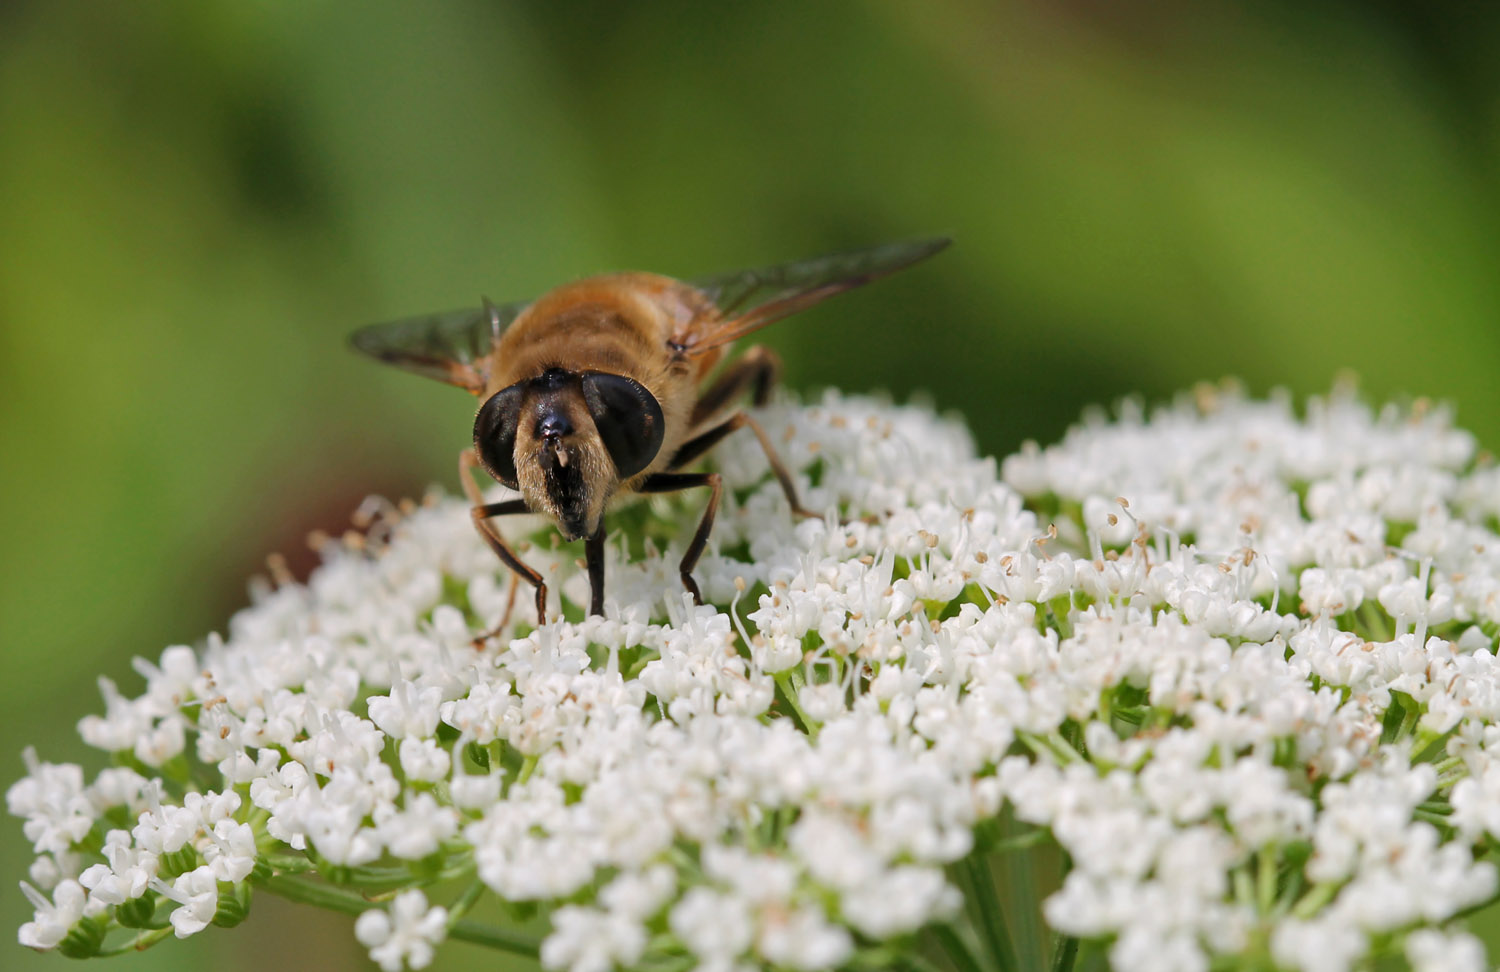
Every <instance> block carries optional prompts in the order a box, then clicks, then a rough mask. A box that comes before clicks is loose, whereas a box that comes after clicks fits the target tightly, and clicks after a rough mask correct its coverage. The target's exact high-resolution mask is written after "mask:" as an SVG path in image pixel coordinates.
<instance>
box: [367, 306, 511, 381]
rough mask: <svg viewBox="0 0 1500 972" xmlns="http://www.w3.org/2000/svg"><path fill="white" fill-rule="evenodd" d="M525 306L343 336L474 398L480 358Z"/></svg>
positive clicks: (449, 314)
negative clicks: (468, 393)
mask: <svg viewBox="0 0 1500 972" xmlns="http://www.w3.org/2000/svg"><path fill="white" fill-rule="evenodd" d="M530 303H531V301H529V300H522V301H517V302H515V303H512V304H503V305H499V306H497V305H495V304H492V303H490V301H488V300H486V301H485V302H484V306H482V307H471V308H466V309H464V310H455V311H444V312H442V313H437V314H421V315H419V316H417V317H406V318H402V319H401V320H397V321H386V322H384V323H382V324H370V325H368V326H366V327H362V328H360V329H359V330H357V331H355V332H354V333H353V334H351V335H350V336H349V343H350V344H352V345H353V346H354V348H355V349H356V350H358V351H362V352H364V353H365V354H368V355H369V356H370V357H372V358H375V359H376V360H379V361H384V362H385V363H387V364H392V365H395V366H396V367H398V368H403V369H405V370H407V371H412V372H415V373H416V374H419V375H425V376H426V377H428V378H436V379H437V380H438V381H444V382H447V383H448V384H450V385H457V386H459V387H460V388H465V389H467V390H469V391H471V392H473V393H474V394H476V395H477V394H479V393H481V392H483V391H484V387H485V379H486V377H487V376H486V375H485V373H484V366H485V359H486V358H487V357H488V356H489V353H490V350H491V349H492V348H494V346H495V342H496V341H498V340H500V335H501V334H503V333H504V332H505V329H506V328H507V327H509V326H510V323H511V321H513V320H515V319H516V318H517V317H518V316H520V313H521V312H522V311H523V310H525V309H526V307H527V305H529V304H530Z"/></svg>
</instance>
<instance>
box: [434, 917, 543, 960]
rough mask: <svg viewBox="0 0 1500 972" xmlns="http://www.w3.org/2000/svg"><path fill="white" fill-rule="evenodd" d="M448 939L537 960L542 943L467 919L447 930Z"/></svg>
mask: <svg viewBox="0 0 1500 972" xmlns="http://www.w3.org/2000/svg"><path fill="white" fill-rule="evenodd" d="M448 937H449V938H452V939H455V940H457V941H460V942H469V943H470V944H473V945H484V946H486V947H487V948H493V949H495V950H496V951H499V952H509V953H510V954H512V955H524V956H526V957H527V958H530V959H538V958H540V957H541V954H542V943H541V942H539V941H537V940H536V939H535V938H533V937H531V936H530V935H522V934H521V933H520V932H513V931H511V930H510V929H508V928H496V927H495V926H494V925H487V924H485V923H484V922H481V921H470V920H469V919H467V918H465V919H464V920H462V921H460V922H457V923H456V924H454V926H453V927H452V928H449V929H448Z"/></svg>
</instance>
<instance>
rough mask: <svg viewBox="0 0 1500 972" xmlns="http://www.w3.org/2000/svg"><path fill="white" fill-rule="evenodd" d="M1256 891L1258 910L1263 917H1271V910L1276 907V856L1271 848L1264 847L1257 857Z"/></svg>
mask: <svg viewBox="0 0 1500 972" xmlns="http://www.w3.org/2000/svg"><path fill="white" fill-rule="evenodd" d="M1256 863H1257V864H1258V865H1259V866H1258V867H1257V868H1256V874H1255V890H1256V899H1255V906H1256V910H1257V911H1258V912H1259V913H1260V914H1262V915H1269V914H1270V913H1271V909H1272V908H1274V907H1276V872H1277V867H1276V854H1275V853H1274V852H1273V851H1272V850H1271V848H1269V847H1262V848H1261V849H1260V853H1259V854H1257V855H1256Z"/></svg>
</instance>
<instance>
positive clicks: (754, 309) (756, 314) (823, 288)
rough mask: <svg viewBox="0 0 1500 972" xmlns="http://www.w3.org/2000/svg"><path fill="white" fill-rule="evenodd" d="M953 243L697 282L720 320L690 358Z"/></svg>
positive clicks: (700, 337) (904, 245)
mask: <svg viewBox="0 0 1500 972" xmlns="http://www.w3.org/2000/svg"><path fill="white" fill-rule="evenodd" d="M952 242H953V241H952V240H951V239H949V238H947V237H934V238H931V239H925V240H905V241H902V242H899V243H885V244H882V245H880V246H872V247H867V248H865V249H862V250H850V251H848V252H845V253H830V254H828V255H826V256H818V257H812V258H810V259H806V260H796V261H794V262H792V263H783V264H779V265H777V266H774V267H763V268H761V269H758V270H740V271H737V272H734V273H724V274H718V275H715V276H712V277H706V278H703V279H701V280H696V281H693V285H694V286H695V287H697V288H698V289H700V290H702V291H703V292H704V293H706V294H708V296H709V297H711V298H713V301H714V303H715V304H716V305H717V306H718V308H719V312H720V319H719V320H717V321H714V322H712V323H710V324H707V325H705V326H703V328H702V329H701V330H699V331H698V332H697V333H696V334H695V335H693V339H692V340H691V341H688V342H684V343H686V344H687V348H688V353H689V354H695V353H701V352H704V351H708V350H710V349H712V348H716V347H719V346H721V345H724V344H728V343H729V342H730V341H733V340H735V339H737V338H740V337H743V336H745V335H746V334H749V333H750V332H751V331H755V330H759V329H760V328H762V327H765V326H766V325H767V324H770V323H772V322H773V321H779V320H781V319H782V318H783V317H786V316H788V315H791V314H795V313H797V312H798V311H801V310H806V309H807V308H809V307H811V306H813V305H814V304H816V303H819V302H820V301H823V300H827V299H828V298H829V297H832V296H834V295H835V294H841V293H843V292H844V291H846V290H852V289H854V288H855V287H860V286H863V285H864V284H867V283H870V282H871V281H874V280H879V279H880V278H881V277H884V276H886V275H888V274H892V273H895V272H896V271H897V270H904V269H906V268H907V267H909V266H911V265H912V264H914V263H917V262H918V261H921V260H925V259H927V258H928V257H930V256H932V255H933V254H934V253H937V252H938V251H940V250H942V249H944V248H945V247H947V246H948V244H949V243H952Z"/></svg>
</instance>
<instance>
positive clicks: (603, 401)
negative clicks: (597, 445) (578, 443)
mask: <svg viewBox="0 0 1500 972" xmlns="http://www.w3.org/2000/svg"><path fill="white" fill-rule="evenodd" d="M583 400H584V403H585V404H587V405H588V409H589V415H591V416H592V417H593V419H594V428H596V429H598V431H599V438H600V439H601V440H603V442H604V448H605V449H606V450H608V452H609V458H610V459H611V460H613V461H614V464H615V471H616V472H617V473H618V474H619V476H620V478H621V479H629V478H630V477H631V476H634V475H635V474H636V473H638V472H640V471H641V470H642V469H645V468H646V467H647V466H649V465H651V460H652V459H655V458H656V454H657V452H659V451H660V450H661V442H662V436H664V435H665V434H666V425H665V423H664V421H663V419H662V414H661V405H660V404H659V403H658V402H657V401H656V396H654V395H652V394H651V393H650V392H649V391H647V390H646V388H645V386H644V385H642V384H641V383H640V382H638V381H635V380H634V379H631V378H626V377H625V376H624V375H611V374H606V373H604V372H598V371H596V372H588V373H586V374H585V375H584V376H583Z"/></svg>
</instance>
